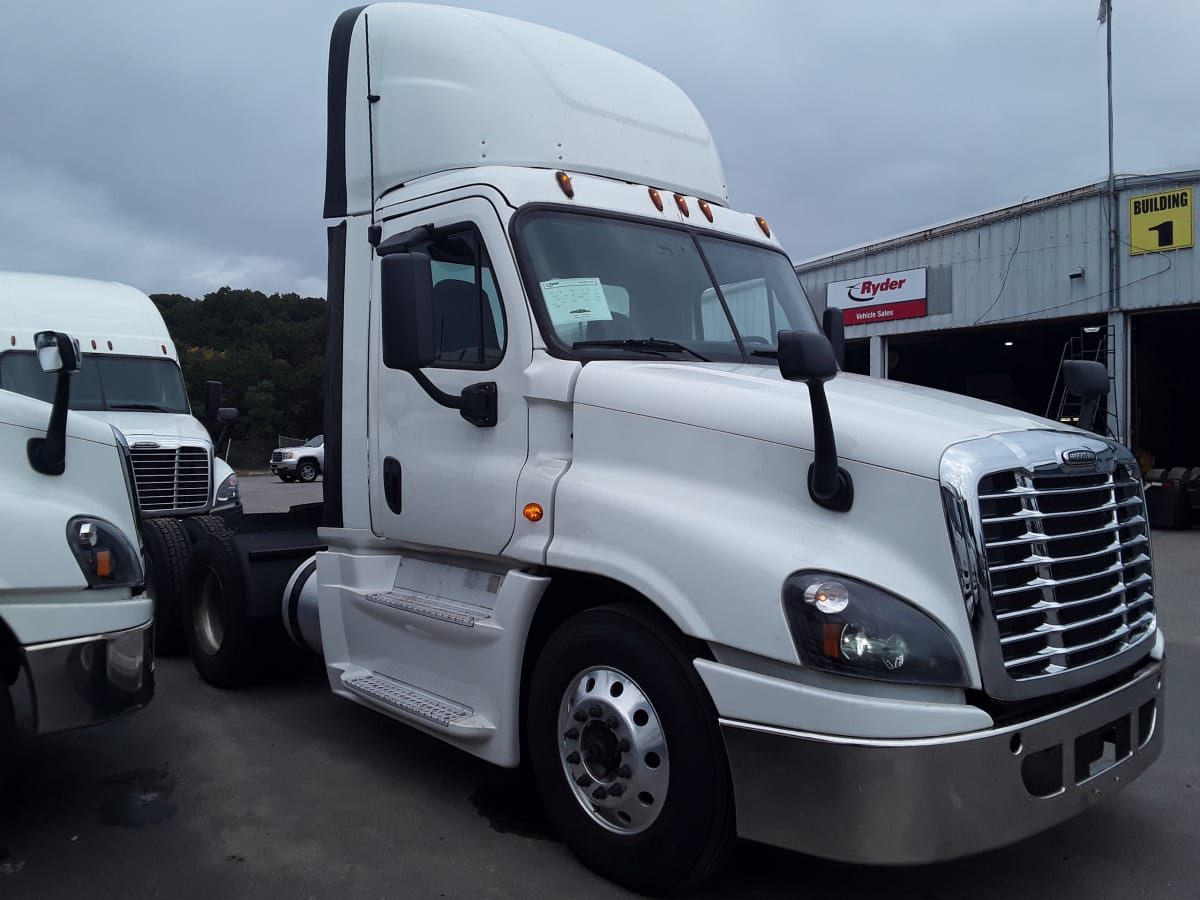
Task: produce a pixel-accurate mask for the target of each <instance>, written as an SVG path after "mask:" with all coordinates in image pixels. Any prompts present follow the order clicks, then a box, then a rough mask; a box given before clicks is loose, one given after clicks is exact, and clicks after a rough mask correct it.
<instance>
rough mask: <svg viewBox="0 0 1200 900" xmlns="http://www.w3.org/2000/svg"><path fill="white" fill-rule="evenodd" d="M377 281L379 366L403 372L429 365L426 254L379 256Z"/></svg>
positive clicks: (429, 276)
mask: <svg viewBox="0 0 1200 900" xmlns="http://www.w3.org/2000/svg"><path fill="white" fill-rule="evenodd" d="M379 280H380V314H381V317H382V322H381V325H382V329H381V331H382V335H381V337H382V339H383V364H384V365H385V366H387V367H388V368H389V369H400V370H402V371H406V372H413V371H416V370H418V369H423V368H425V367H426V366H428V365H431V364H432V363H433V361H434V360H435V359H436V357H437V352H436V344H435V340H434V338H435V335H434V313H433V270H432V267H431V265H430V262H429V254H427V253H417V252H407V253H392V254H389V255H387V256H384V257H382V258H381V259H380V274H379Z"/></svg>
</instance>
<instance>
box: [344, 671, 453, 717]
mask: <svg viewBox="0 0 1200 900" xmlns="http://www.w3.org/2000/svg"><path fill="white" fill-rule="evenodd" d="M342 684H344V685H345V686H346V687H347V688H349V689H350V690H351V691H353V692H354V693H356V694H358V695H359V696H362V697H369V698H370V699H372V700H377V701H379V702H380V703H385V704H387V705H388V706H392V707H395V708H396V709H399V710H403V711H404V712H406V713H410V714H412V715H414V716H420V717H421V718H422V719H428V720H429V721H430V722H436V723H437V724H439V725H443V726H445V727H447V728H448V727H450V726H451V725H454V724H456V723H461V722H462V721H463V720H464V719H469V718H471V716H473V715H475V711H474V710H473V709H471V708H470V707H469V706H462V705H460V704H458V703H455V702H454V701H452V700H447V699H446V698H444V697H439V696H437V695H436V694H429V693H426V692H425V691H422V690H420V689H419V688H415V687H413V686H412V685H408V684H405V683H404V682H402V681H396V680H395V679H394V678H387V677H384V676H383V675H357V676H353V677H350V678H343V679H342Z"/></svg>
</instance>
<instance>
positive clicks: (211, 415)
mask: <svg viewBox="0 0 1200 900" xmlns="http://www.w3.org/2000/svg"><path fill="white" fill-rule="evenodd" d="M220 409H221V382H219V381H206V382H204V418H205V419H208V420H209V421H210V422H211V421H212V420H213V419H215V418H216V417H217V415H218V413H219V412H220Z"/></svg>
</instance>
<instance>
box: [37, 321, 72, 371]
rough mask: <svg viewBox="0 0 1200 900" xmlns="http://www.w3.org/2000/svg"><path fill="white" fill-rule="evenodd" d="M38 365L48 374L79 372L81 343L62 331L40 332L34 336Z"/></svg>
mask: <svg viewBox="0 0 1200 900" xmlns="http://www.w3.org/2000/svg"><path fill="white" fill-rule="evenodd" d="M33 344H34V346H35V347H37V358H38V365H39V366H41V367H42V371H43V372H46V373H48V374H49V373H54V372H67V373H70V372H78V371H79V341H77V340H75V339H74V338H72V337H70V336H69V335H66V334H63V333H62V332H61V331H39V332H38V333H37V334H35V335H34V336H33Z"/></svg>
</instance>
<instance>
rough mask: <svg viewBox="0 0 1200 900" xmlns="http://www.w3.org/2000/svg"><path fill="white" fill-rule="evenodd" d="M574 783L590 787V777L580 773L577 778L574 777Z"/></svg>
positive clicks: (582, 786)
mask: <svg viewBox="0 0 1200 900" xmlns="http://www.w3.org/2000/svg"><path fill="white" fill-rule="evenodd" d="M575 783H576V784H577V785H579V786H580V787H581V788H586V787H591V786H592V779H591V778H589V777H588V776H587V775H580V776H579V777H578V778H576V779H575Z"/></svg>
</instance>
